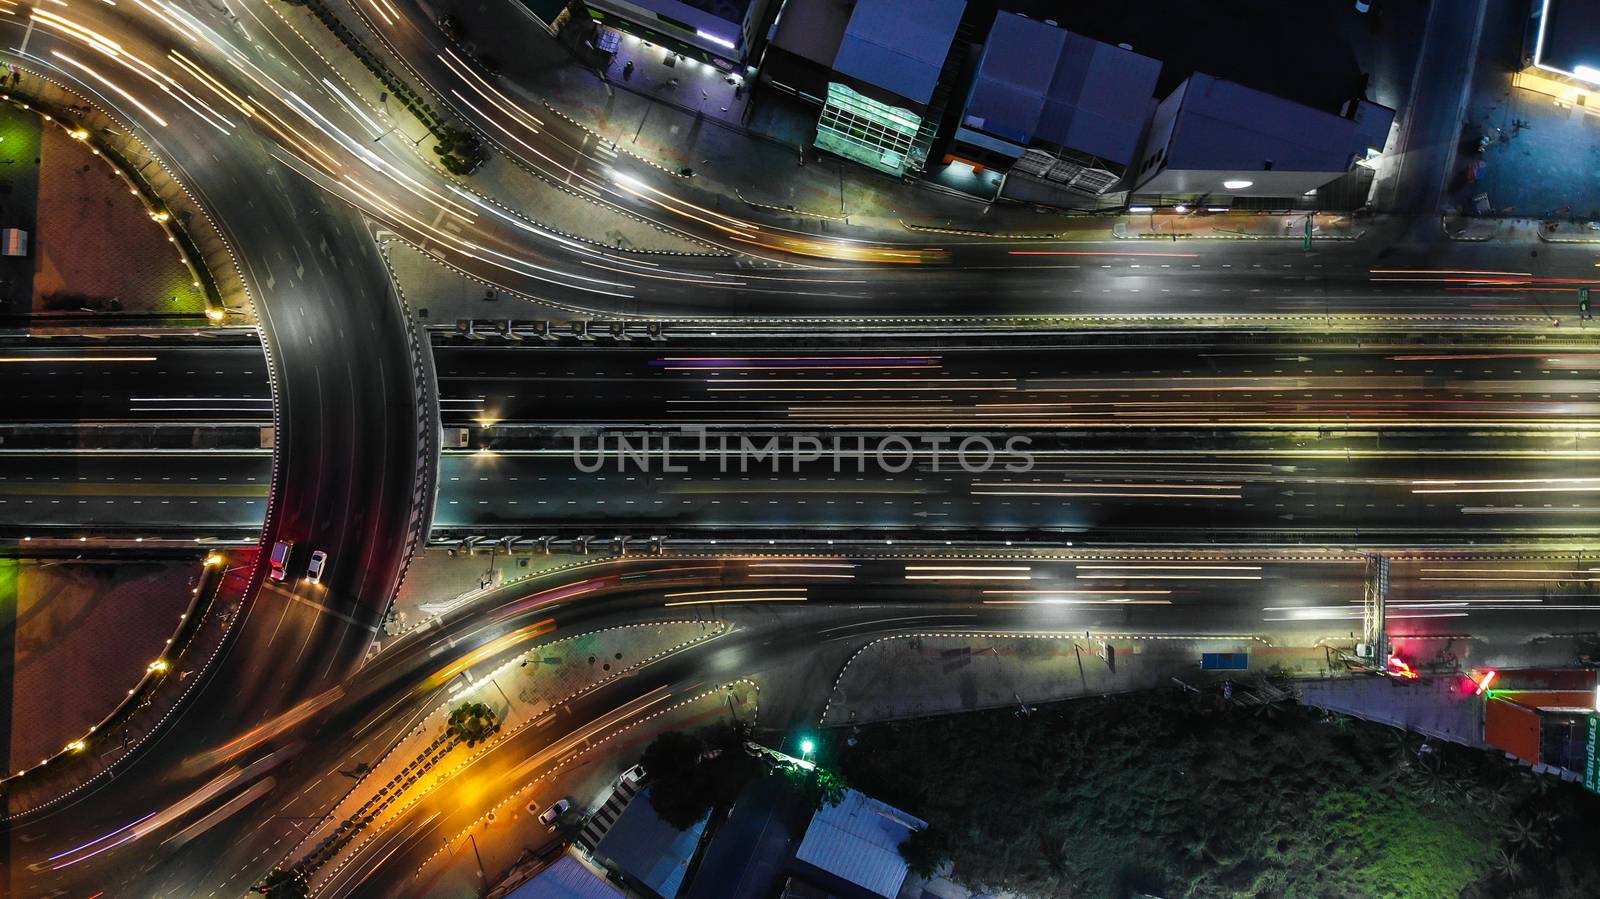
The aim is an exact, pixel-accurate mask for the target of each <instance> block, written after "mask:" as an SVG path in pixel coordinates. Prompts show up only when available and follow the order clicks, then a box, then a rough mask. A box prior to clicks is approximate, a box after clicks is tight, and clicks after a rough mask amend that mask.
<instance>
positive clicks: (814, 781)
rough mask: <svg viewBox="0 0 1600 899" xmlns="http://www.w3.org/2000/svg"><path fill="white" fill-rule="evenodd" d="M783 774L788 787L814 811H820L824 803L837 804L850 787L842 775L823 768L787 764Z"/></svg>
mask: <svg viewBox="0 0 1600 899" xmlns="http://www.w3.org/2000/svg"><path fill="white" fill-rule="evenodd" d="M783 774H784V777H785V778H787V779H788V782H789V787H790V789H793V790H794V791H795V792H796V793H797V794H798V795H799V796H800V797H801V799H802V800H803V801H804V802H805V804H806V805H808V806H810V807H811V810H812V811H814V812H820V811H822V806H823V805H824V804H826V805H838V804H839V801H840V800H841V799H843V798H844V794H845V791H846V790H848V789H850V787H849V785H848V784H846V783H845V782H844V778H843V777H841V776H839V775H837V774H834V773H833V772H832V771H828V770H826V769H823V768H803V767H801V766H799V765H789V766H788V767H786V768H784V769H783Z"/></svg>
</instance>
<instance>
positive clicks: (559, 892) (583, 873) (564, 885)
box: [506, 855, 622, 899]
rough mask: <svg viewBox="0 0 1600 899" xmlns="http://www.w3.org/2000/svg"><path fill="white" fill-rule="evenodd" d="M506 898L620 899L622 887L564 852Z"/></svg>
mask: <svg viewBox="0 0 1600 899" xmlns="http://www.w3.org/2000/svg"><path fill="white" fill-rule="evenodd" d="M506 899H622V891H620V890H618V889H617V888H616V887H614V886H612V885H611V884H609V883H606V881H605V878H603V877H599V876H597V875H595V874H594V873H593V872H591V871H590V870H589V869H588V868H585V867H584V866H583V864H582V863H581V862H579V861H578V860H577V859H575V858H573V857H572V856H571V855H563V856H561V858H560V859H559V860H558V861H557V862H556V863H555V864H553V865H551V866H550V867H548V868H545V869H544V870H543V871H540V872H539V873H538V874H535V875H534V876H533V877H531V878H529V879H528V880H527V881H525V882H524V883H523V884H522V886H519V887H517V888H516V889H515V890H512V891H511V892H510V893H508V894H507V895H506Z"/></svg>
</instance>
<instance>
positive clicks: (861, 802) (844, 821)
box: [795, 790, 928, 897]
mask: <svg viewBox="0 0 1600 899" xmlns="http://www.w3.org/2000/svg"><path fill="white" fill-rule="evenodd" d="M927 826H928V824H927V822H926V821H923V820H921V819H920V818H915V817H912V816H911V815H908V814H906V813H905V812H902V811H900V810H899V809H897V808H895V807H894V806H892V805H888V804H887V803H883V802H879V801H878V800H876V799H873V798H872V797H870V796H868V795H866V794H865V793H861V792H859V791H857V790H850V791H849V792H847V793H845V796H844V799H842V800H841V801H840V802H839V804H838V805H835V806H824V807H823V809H822V811H820V812H817V813H816V814H815V815H812V816H811V825H810V826H809V827H807V828H806V835H805V839H803V840H801V841H800V851H798V852H796V853H795V858H798V859H799V860H800V861H803V862H806V863H808V864H812V865H816V866H817V867H818V868H821V869H822V870H824V871H827V872H828V873H830V874H833V875H835V876H837V877H841V878H843V879H845V880H848V881H850V882H851V883H853V884H855V885H856V886H859V887H861V888H862V889H865V890H870V891H871V892H873V893H876V894H878V895H879V896H885V897H893V896H895V895H896V894H897V893H899V892H900V886H901V885H902V884H903V883H904V882H905V879H906V862H905V859H903V858H901V857H900V844H901V843H903V842H905V840H906V837H908V836H910V835H911V833H912V832H913V831H916V830H922V829H923V828H925V827H927Z"/></svg>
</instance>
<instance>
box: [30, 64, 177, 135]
mask: <svg viewBox="0 0 1600 899" xmlns="http://www.w3.org/2000/svg"><path fill="white" fill-rule="evenodd" d="M50 55H51V56H54V57H56V58H57V59H59V60H61V61H62V62H65V63H67V64H68V65H70V66H72V67H73V68H76V69H80V70H82V71H83V73H84V74H86V75H88V76H89V77H91V78H93V79H94V80H96V81H98V82H100V83H101V84H103V85H105V86H106V87H107V88H108V89H110V90H111V91H113V92H115V93H116V94H117V95H119V96H121V97H122V98H123V99H125V100H127V101H128V102H129V103H132V104H133V105H134V106H135V107H136V108H138V109H139V111H141V112H143V113H144V114H145V115H147V116H149V117H150V119H151V121H154V122H155V123H156V124H157V125H160V126H161V127H163V128H165V127H167V120H166V119H164V118H162V117H161V116H159V115H156V112H155V110H153V109H151V108H150V107H148V106H146V105H144V104H143V103H141V102H139V99H138V98H137V97H135V96H134V95H133V94H130V93H128V92H127V91H126V90H123V88H122V87H121V86H120V85H118V84H117V83H116V82H114V81H112V80H111V79H109V78H107V77H106V76H104V75H102V74H100V73H99V72H97V71H95V70H94V69H92V68H90V67H89V66H87V65H84V64H83V63H81V62H79V61H77V60H76V59H73V58H72V57H70V56H68V55H66V54H65V53H62V52H61V51H60V50H51V51H50Z"/></svg>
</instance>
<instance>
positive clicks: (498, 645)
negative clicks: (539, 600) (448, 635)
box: [417, 618, 556, 693]
mask: <svg viewBox="0 0 1600 899" xmlns="http://www.w3.org/2000/svg"><path fill="white" fill-rule="evenodd" d="M555 629H556V620H555V619H554V618H546V619H544V620H543V621H536V622H534V623H533V624H529V625H527V626H525V627H520V628H517V629H516V630H514V631H512V632H511V633H509V634H503V635H501V636H499V637H496V638H495V639H493V640H490V641H489V642H488V643H485V644H484V645H482V646H480V647H478V648H477V649H474V650H473V651H471V652H469V653H467V654H466V655H464V656H462V657H461V658H459V659H457V660H455V661H454V662H451V663H450V664H449V665H446V666H444V667H443V668H440V669H439V670H438V671H436V672H434V673H433V674H432V675H430V676H429V677H428V678H427V679H426V680H424V681H423V682H422V684H421V685H420V686H418V688H417V692H418V693H426V692H427V691H429V690H432V689H434V688H436V687H440V686H443V685H444V684H446V683H448V682H449V681H450V679H451V678H454V677H456V676H457V675H459V674H461V673H462V672H465V671H467V670H468V669H470V668H471V667H472V666H474V665H476V664H478V663H479V662H482V661H485V660H486V659H490V658H493V657H494V656H497V655H499V654H500V653H502V652H505V651H506V650H508V649H510V648H512V647H513V646H517V645H518V644H521V643H526V642H527V641H529V640H533V639H535V638H538V637H542V636H544V635H546V634H549V633H552V632H554V631H555Z"/></svg>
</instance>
